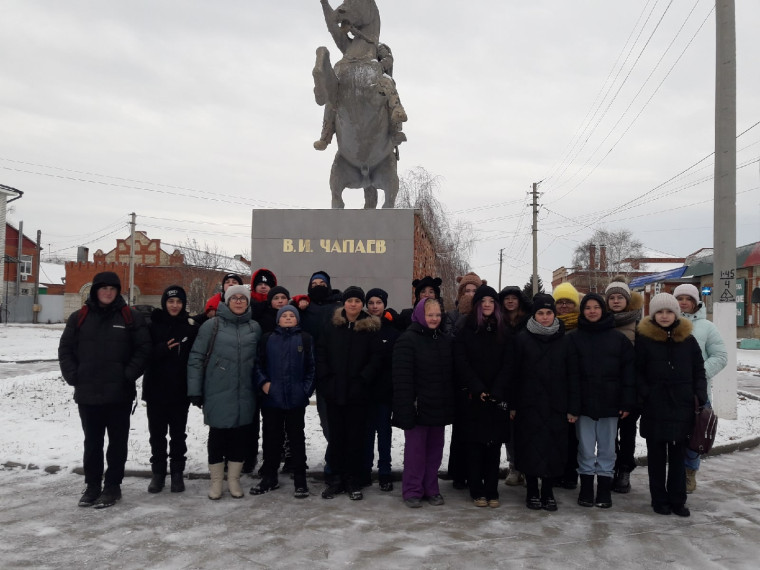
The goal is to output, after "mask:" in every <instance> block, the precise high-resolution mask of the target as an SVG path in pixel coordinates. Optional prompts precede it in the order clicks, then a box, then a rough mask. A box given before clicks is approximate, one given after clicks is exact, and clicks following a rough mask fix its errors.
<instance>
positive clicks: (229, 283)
mask: <svg viewBox="0 0 760 570" xmlns="http://www.w3.org/2000/svg"><path fill="white" fill-rule="evenodd" d="M233 285H240V283H238V280H237V279H235V278H234V277H227V279H225V280H224V283H222V289H224V290H225V291H226V290H227V289H229V288H230V287H232V286H233Z"/></svg>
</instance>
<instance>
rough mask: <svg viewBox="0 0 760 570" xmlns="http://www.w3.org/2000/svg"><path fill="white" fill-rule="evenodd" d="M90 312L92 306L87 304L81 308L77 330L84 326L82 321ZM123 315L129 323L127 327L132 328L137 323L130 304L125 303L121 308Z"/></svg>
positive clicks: (126, 323)
mask: <svg viewBox="0 0 760 570" xmlns="http://www.w3.org/2000/svg"><path fill="white" fill-rule="evenodd" d="M89 312H90V307H88V306H87V305H82V308H81V309H79V318H78V319H77V330H79V329H80V328H82V323H84V320H85V319H86V318H87V314H88V313H89ZM121 316H122V317H123V318H124V324H125V325H127V328H128V329H129V328H132V327H133V326H134V324H135V320H134V318H133V317H132V311H131V310H130V309H129V306H128V305H124V306H123V307H122V308H121Z"/></svg>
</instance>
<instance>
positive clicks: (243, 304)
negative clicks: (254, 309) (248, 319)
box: [229, 295, 248, 315]
mask: <svg viewBox="0 0 760 570" xmlns="http://www.w3.org/2000/svg"><path fill="white" fill-rule="evenodd" d="M229 307H230V311H232V312H233V313H234V314H236V315H242V314H243V313H245V310H246V309H247V308H248V299H247V298H246V296H245V295H233V296H232V297H230V304H229Z"/></svg>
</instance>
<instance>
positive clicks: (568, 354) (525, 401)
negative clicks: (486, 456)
mask: <svg viewBox="0 0 760 570" xmlns="http://www.w3.org/2000/svg"><path fill="white" fill-rule="evenodd" d="M510 387H511V388H510V393H511V396H510V397H509V398H508V401H509V407H510V410H515V412H516V415H515V420H514V438H515V467H516V468H517V470H518V471H521V472H522V473H525V474H527V475H533V476H539V477H556V476H560V475H562V473H563V472H564V467H565V460H566V457H567V431H568V421H567V414H568V413H569V414H572V415H574V416H577V415H578V414H579V412H580V401H579V400H580V398H579V387H578V362H577V358H576V354H575V350H574V347H573V345H572V343H571V342H570V340H569V339H568V338H567V336H566V335H565V330H564V326H563V325H562V324H561V323H560V328H559V331H557V332H556V333H555V334H554V335H551V336H541V335H537V334H534V333H531V332H529V331H528V330H527V329H525V330H523V331H522V332H521V333H519V334H518V335H517V337H516V339H515V372H514V373H513V375H512V378H511V382H510Z"/></svg>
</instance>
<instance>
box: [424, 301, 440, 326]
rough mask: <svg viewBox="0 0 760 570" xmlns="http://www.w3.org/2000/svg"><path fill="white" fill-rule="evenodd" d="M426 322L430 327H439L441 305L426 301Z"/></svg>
mask: <svg viewBox="0 0 760 570" xmlns="http://www.w3.org/2000/svg"><path fill="white" fill-rule="evenodd" d="M425 323H427V326H428V328H429V329H437V328H438V326H439V325H440V324H441V306H440V305H439V304H438V303H425Z"/></svg>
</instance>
